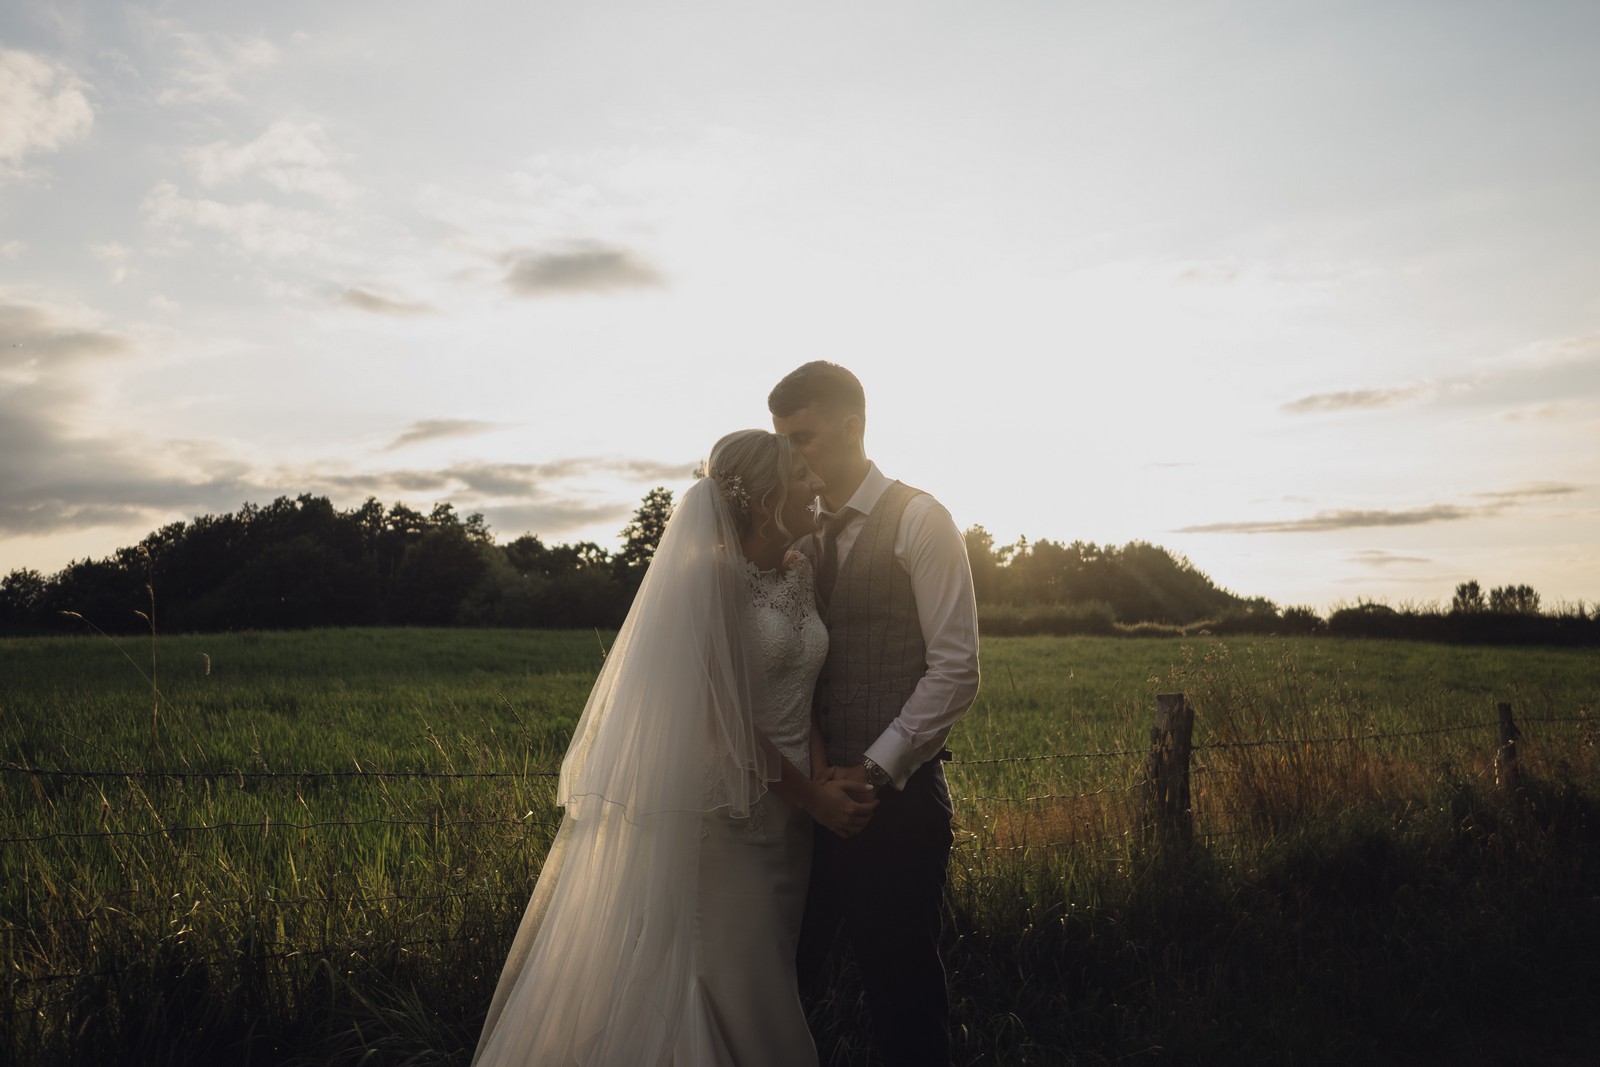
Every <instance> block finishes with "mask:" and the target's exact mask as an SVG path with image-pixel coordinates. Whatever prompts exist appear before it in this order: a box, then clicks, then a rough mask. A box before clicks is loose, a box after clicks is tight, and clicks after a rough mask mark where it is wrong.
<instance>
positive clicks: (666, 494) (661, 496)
mask: <svg viewBox="0 0 1600 1067" xmlns="http://www.w3.org/2000/svg"><path fill="white" fill-rule="evenodd" d="M670 518H672V490H670V489H667V488H666V487H665V486H659V485H658V486H656V487H655V488H654V489H652V490H650V491H649V492H648V493H646V494H645V495H644V502H643V503H641V504H640V505H639V509H638V510H637V511H635V512H634V513H633V518H632V519H630V520H628V525H626V526H624V527H623V528H622V535H621V536H622V551H621V552H620V553H619V554H618V555H617V561H618V563H619V564H620V565H622V566H623V567H626V568H628V569H629V570H632V569H635V568H638V569H643V568H645V567H648V566H649V565H650V560H651V559H652V558H654V556H655V554H656V547H657V546H658V545H660V544H661V536H662V534H664V533H666V532H667V520H668V519H670Z"/></svg>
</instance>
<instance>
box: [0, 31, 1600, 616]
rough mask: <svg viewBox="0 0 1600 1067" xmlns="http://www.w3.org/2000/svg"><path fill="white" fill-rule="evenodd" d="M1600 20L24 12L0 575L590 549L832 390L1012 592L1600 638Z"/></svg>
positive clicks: (8, 231)
mask: <svg viewBox="0 0 1600 1067" xmlns="http://www.w3.org/2000/svg"><path fill="white" fill-rule="evenodd" d="M1596 40H1600V7H1596V6H1595V5H1584V4H1572V5H1566V4H1544V5H1534V6H1531V7H1530V6H1526V5H1511V4H1498V5H1496V4H1476V5H1466V6H1463V5H1459V4H1447V3H1443V2H1440V3H1431V4H1421V5H1410V6H1407V7H1405V8H1404V9H1396V8H1394V7H1393V6H1391V5H1383V4H1355V5H1351V4H1339V5H1331V4H1329V5H1319V4H1297V5H1282V4H1271V3H1200V4H1188V3H1185V4H1176V3H1175V4H1167V5H1155V6H1146V5H1138V6H1129V5H1078V4H1066V5H1047V4H1033V3H999V4H973V3H922V4H910V3H866V4H853V5H843V4H821V5H814V4H813V5H764V4H743V3H732V2H715V3H711V2H708V3H695V4H688V5H683V4H674V5H656V4H645V3H630V4H611V5H585V4H559V3H529V4H519V5H510V4H487V3H486V4H465V5H463V4H451V5H437V4H419V3H401V4H382V5H379V4H372V3H344V4H337V5H329V4H314V3H285V4H272V5H243V6H241V5H212V4H198V3H188V2H180V3H172V4H145V3H129V4H116V5H112V4H108V3H96V2H86V3H66V4H63V3H56V2H43V0H21V2H18V3H12V4H8V5H7V6H6V8H5V11H4V12H3V13H0V574H3V573H5V572H7V571H9V570H11V569H13V568H19V567H32V568H37V569H39V570H41V571H44V572H46V573H47V574H48V573H50V572H53V571H56V570H58V569H60V568H61V567H63V566H65V565H66V564H67V563H68V561H69V560H71V559H73V558H81V557H84V556H96V557H98V556H103V555H106V554H108V553H110V552H112V551H113V550H115V549H116V548H118V547H119V546H122V545H127V544H132V543H134V542H136V541H138V540H139V538H141V537H142V536H143V535H144V534H145V533H147V532H149V531H150V530H152V529H154V528H156V527H157V526H160V525H162V524H165V523H168V522H172V521H175V520H179V519H187V518H190V517H192V516H194V515H196V514H200V513H205V512H213V513H219V512H227V511H233V510H237V509H238V508H239V506H240V505H241V504H243V503H244V502H246V501H254V502H258V503H264V502H267V501H270V500H271V499H272V498H274V497H277V496H279V495H284V494H288V495H295V494H299V493H304V492H310V493H317V494H324V495H327V496H329V497H330V498H332V500H333V502H334V503H335V504H336V505H337V506H339V507H346V508H348V507H354V506H356V505H359V504H360V503H361V501H362V500H363V499H365V498H366V497H368V496H376V497H378V498H379V499H380V500H382V501H384V502H386V503H388V502H393V501H396V500H403V501H405V502H407V503H409V504H411V505H413V506H416V507H419V508H423V509H426V508H428V507H430V506H431V505H432V503H433V502H435V501H444V500H448V501H451V502H453V503H454V504H455V505H456V508H457V510H458V511H460V512H461V513H463V514H465V513H467V512H471V511H482V512H483V513H484V514H485V515H486V516H487V518H488V521H489V524H490V526H491V527H492V528H493V530H494V531H495V533H496V534H497V536H499V537H500V538H501V539H502V540H505V539H509V538H512V537H515V536H517V535H518V534H521V533H524V532H531V533H535V534H538V535H539V536H541V537H542V538H544V539H545V540H546V541H573V540H579V539H590V540H595V541H598V542H600V543H601V544H602V545H605V546H606V547H608V548H613V547H615V546H616V544H617V534H618V531H619V530H620V529H621V527H622V525H623V524H624V523H625V522H626V521H627V518H628V516H629V514H630V513H631V512H632V511H633V509H634V508H635V507H637V505H638V503H639V500H640V498H641V497H642V496H643V495H644V493H645V492H646V491H647V490H648V489H650V488H651V487H652V486H655V485H666V486H668V487H670V488H672V489H673V490H674V492H681V491H682V489H684V488H685V487H686V486H687V485H688V484H689V480H690V476H691V472H692V470H693V469H694V467H695V465H696V463H697V462H698V461H699V460H700V459H701V458H702V456H703V454H704V452H705V450H706V449H707V448H709V446H710V444H711V443H712V442H713V441H714V440H716V439H717V438H718V437H719V436H720V435H721V434H723V433H724V432H725V431H728V430H731V429H735V428H738V427H742V426H765V425H768V424H769V423H768V417H767V413H766V409H765V397H766V393H767V391H768V389H769V388H770V387H771V386H772V385H773V384H774V383H775V382H776V381H777V380H778V378H779V377H781V376H782V375H783V374H784V373H786V372H787V371H789V370H790V369H792V368H793V367H794V366H795V365H797V364H799V363H801V362H804V361H806V360H809V359H816V358H826V359H832V360H836V361H838V362H840V363H843V364H845V365H846V366H849V367H850V368H851V369H852V370H854V371H855V372H856V373H857V374H858V376H859V377H860V378H861V379H862V381H863V383H864V384H865V386H866V389H867V396H868V403H869V417H868V451H869V453H870V454H871V456H872V457H873V458H874V459H876V460H877V461H878V463H879V464H880V466H881V467H882V468H883V469H884V470H885V472H886V473H888V474H890V475H891V476H895V477H900V478H903V479H904V480H906V481H908V482H911V483H913V484H915V485H918V486H920V487H922V488H925V489H928V490H930V491H932V492H934V493H935V494H936V495H937V496H938V497H939V498H940V499H941V500H942V501H944V502H945V503H946V504H947V506H948V507H949V508H950V510H951V511H952V512H953V513H954V515H955V518H956V521H957V522H958V523H959V524H960V525H962V526H963V527H966V526H970V525H974V524H982V525H983V526H985V527H986V528H987V529H988V530H989V531H990V532H991V533H992V534H993V535H994V536H995V538H996V540H997V542H999V543H1001V544H1004V543H1008V542H1011V541H1014V540H1016V539H1017V538H1018V537H1020V536H1026V537H1028V538H1029V539H1030V540H1037V539H1040V538H1051V539H1054V540H1061V541H1072V540H1087V541H1096V542H1101V543H1106V542H1110V543H1117V544H1120V543H1123V542H1126V541H1130V540H1144V541H1150V542H1154V543H1156V544H1158V545H1162V546H1164V547H1166V548H1168V549H1170V550H1172V551H1174V552H1177V553H1181V554H1183V555H1185V556H1187V557H1188V558H1189V559H1190V560H1191V561H1193V562H1194V563H1195V565H1197V566H1198V567H1200V568H1201V569H1202V570H1204V571H1205V572H1206V573H1207V574H1209V575H1210V576H1211V577H1212V578H1213V579H1214V580H1215V581H1216V582H1217V583H1218V584H1220V585H1223V586H1226V587H1227V588H1229V589H1231V590H1233V591H1235V592H1237V593H1239V594H1241V595H1245V596H1264V597H1268V598H1270V599H1272V600H1274V601H1276V602H1277V603H1279V604H1280V605H1290V604H1309V605H1313V606H1316V607H1318V608H1319V609H1326V608H1327V607H1329V606H1331V605H1333V604H1335V603H1338V602H1341V601H1346V602H1348V601H1355V600H1357V599H1362V598H1367V599H1372V598H1376V599H1382V600H1386V601H1388V602H1390V603H1394V604H1399V603H1402V602H1430V601H1432V602H1439V601H1444V602H1448V600H1449V598H1450V594H1451V591H1452V590H1453V588H1454V587H1455V585H1456V583H1458V582H1461V581H1464V580H1467V579H1477V580H1479V581H1481V582H1482V583H1483V584H1484V585H1485V586H1491V585H1499V584H1502V583H1528V584H1531V585H1533V586H1534V587H1535V588H1536V589H1537V590H1538V591H1539V592H1540V593H1542V594H1543V596H1544V599H1545V603H1546V605H1547V606H1556V605H1557V604H1559V603H1561V602H1568V603H1571V602H1575V601H1578V600H1583V601H1586V602H1589V603H1593V602H1595V601H1597V600H1600V211H1597V210H1596V203H1595V200H1596V195H1597V194H1596V190H1600V140H1597V139H1596V138H1595V136H1594V134H1593V127H1594V114H1595V110H1596V107H1597V105H1600V64H1596V63H1595V62H1594V58H1593V46H1594V42H1595V41H1596Z"/></svg>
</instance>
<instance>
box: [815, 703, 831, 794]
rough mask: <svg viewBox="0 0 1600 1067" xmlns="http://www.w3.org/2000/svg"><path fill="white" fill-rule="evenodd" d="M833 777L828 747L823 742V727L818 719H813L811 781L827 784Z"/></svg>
mask: <svg viewBox="0 0 1600 1067" xmlns="http://www.w3.org/2000/svg"><path fill="white" fill-rule="evenodd" d="M832 777H833V768H832V767H831V766H829V765H828V746H827V744H826V743H825V742H824V741H823V740H822V727H821V726H819V725H818V724H817V717H816V716H815V715H813V716H812V717H811V780H812V781H813V782H826V781H827V780H828V779H830V778H832Z"/></svg>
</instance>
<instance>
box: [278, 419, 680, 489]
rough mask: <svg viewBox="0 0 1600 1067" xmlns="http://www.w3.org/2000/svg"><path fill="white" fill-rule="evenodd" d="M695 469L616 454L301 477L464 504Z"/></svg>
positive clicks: (673, 476)
mask: <svg viewBox="0 0 1600 1067" xmlns="http://www.w3.org/2000/svg"><path fill="white" fill-rule="evenodd" d="M418 425H421V424H418ZM404 436H405V435H404V434H402V435H401V437H404ZM398 441H399V439H397V440H396V444H398ZM394 447H396V445H391V446H390V449H392V448H394ZM390 449H385V451H388V450H390ZM695 466H696V464H693V463H659V462H656V461H654V460H645V459H635V458H628V457H619V456H574V457H568V458H563V459H556V460H551V461H549V462H546V463H489V462H484V461H478V460H469V461H464V462H461V463H455V464H452V465H451V466H449V467H444V468H438V469H433V468H429V469H425V470H408V469H403V468H402V469H397V470H387V471H362V472H358V473H319V472H316V471H311V470H308V471H305V472H303V474H302V475H300V477H303V478H306V479H309V481H310V483H313V484H314V485H315V487H316V488H318V489H319V490H324V491H328V492H333V491H340V492H347V493H348V492H359V493H363V494H365V495H368V496H384V495H386V494H389V493H394V492H432V493H444V494H448V495H450V496H451V497H452V499H459V500H460V501H464V502H468V503H471V502H480V503H481V502H487V501H490V500H498V501H501V502H502V503H514V502H515V498H517V497H523V496H526V495H528V494H536V493H542V492H544V491H546V490H547V488H548V487H549V486H551V485H556V484H560V483H564V482H567V481H577V482H579V483H582V482H586V481H589V480H591V479H593V478H594V477H595V476H596V475H602V476H604V475H609V476H611V477H612V478H614V479H615V480H618V481H627V482H670V481H682V480H686V479H688V478H691V477H693V475H694V470H695ZM508 498H509V499H508Z"/></svg>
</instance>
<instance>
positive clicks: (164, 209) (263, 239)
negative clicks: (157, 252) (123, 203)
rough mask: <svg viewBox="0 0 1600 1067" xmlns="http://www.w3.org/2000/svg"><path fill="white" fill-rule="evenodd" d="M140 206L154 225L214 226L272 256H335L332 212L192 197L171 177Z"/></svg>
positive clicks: (241, 244) (251, 249)
mask: <svg viewBox="0 0 1600 1067" xmlns="http://www.w3.org/2000/svg"><path fill="white" fill-rule="evenodd" d="M140 207H141V209H142V210H143V211H144V213H145V217H146V218H147V219H148V220H149V221H150V222H151V223H152V224H153V225H156V226H166V227H170V228H172V229H173V230H182V229H184V228H185V227H195V228H197V229H203V230H211V231H213V232H215V233H219V234H222V235H223V236H225V237H227V238H229V239H230V240H232V241H233V242H234V243H235V244H236V245H238V247H239V248H241V249H242V250H244V251H245V252H249V253H251V254H255V255H264V256H268V257H270V258H274V259H289V258H297V257H304V256H308V255H316V256H319V257H321V258H324V259H329V258H336V257H335V256H334V254H333V246H332V245H330V244H329V242H328V237H329V235H330V233H332V232H335V231H337V230H338V226H337V224H336V223H335V222H334V220H333V219H331V218H330V217H329V216H327V215H322V214H318V213H316V212H311V211H303V210H300V209H298V208H290V207H283V206H280V205H277V204H268V203H264V202H262V201H260V200H252V201H249V202H247V203H243V204H225V203H222V202H220V201H217V200H203V199H192V198H190V197H186V196H184V195H183V194H182V193H180V192H178V189H177V187H176V186H174V185H173V184H172V183H171V182H161V183H160V184H158V185H157V186H156V187H155V188H154V189H152V190H150V193H149V195H148V196H146V197H145V198H144V203H143V204H141V205H140Z"/></svg>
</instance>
